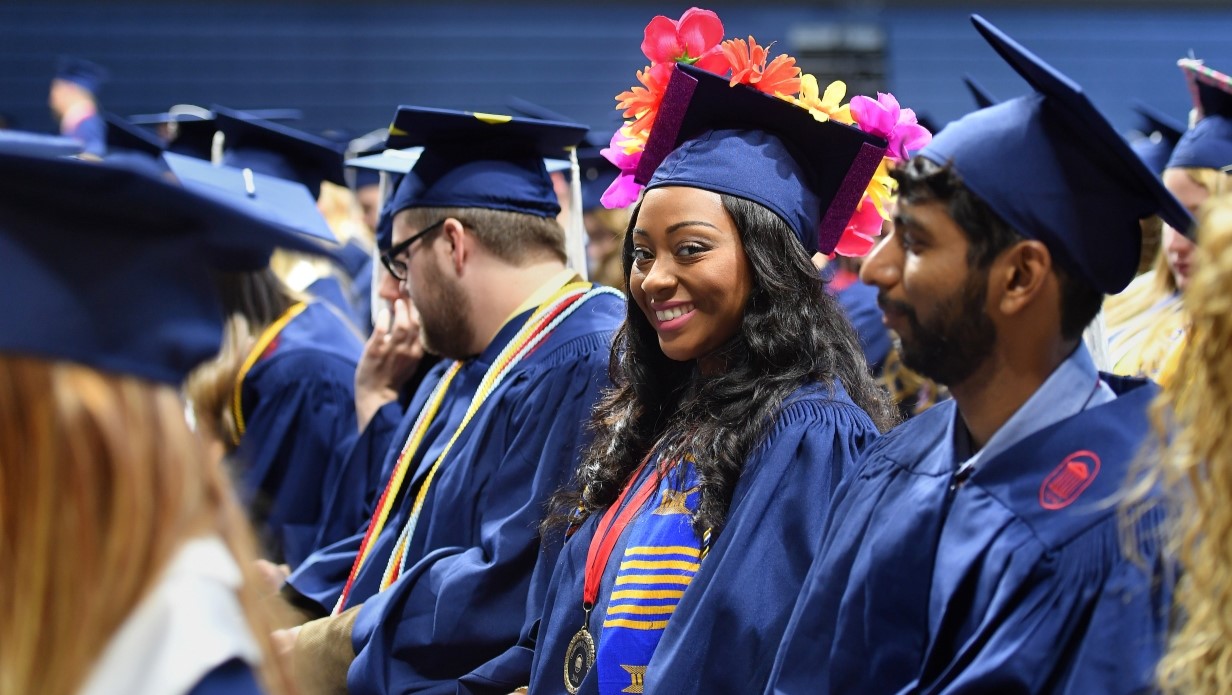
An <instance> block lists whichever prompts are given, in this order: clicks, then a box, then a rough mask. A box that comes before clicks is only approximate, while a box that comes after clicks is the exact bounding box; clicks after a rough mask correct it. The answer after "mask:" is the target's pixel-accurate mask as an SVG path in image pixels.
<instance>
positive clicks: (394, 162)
mask: <svg viewBox="0 0 1232 695" xmlns="http://www.w3.org/2000/svg"><path fill="white" fill-rule="evenodd" d="M422 151H423V148H422V147H408V148H407V149H405V150H384V149H382V150H377V151H375V152H369V153H365V154H362V155H360V156H359V157H355V158H354V159H348V160H347V162H346V165H347V166H348V167H351V168H353V169H355V171H356V172H357V173H358V172H368V173H370V174H375V175H376V176H377V177H378V181H379V177H380V172H382V171H384V172H386V173H388V174H389V175H390V177H391V184H392V187H393V189H394V190H397V188H398V184H399V183H400V182H401V180H402V177H403V176H405V175H406V174H407V172H409V171H410V170H411V167H413V166H415V162H416V161H418V160H419V153H420V152H422ZM356 180H358V177H356ZM358 187H359V186H358V184H357V185H356V188H358ZM393 199H394V196H389V199H388V200H386V201H385V203H384V204H383V205H382V206H381V214H380V215H379V216H378V217H377V222H376V246H377V249H378V250H380V251H388V250H389V248H390V247H391V246H393V237H394V222H393V213H392V212H391V210H392V209H393V208H392V205H393Z"/></svg>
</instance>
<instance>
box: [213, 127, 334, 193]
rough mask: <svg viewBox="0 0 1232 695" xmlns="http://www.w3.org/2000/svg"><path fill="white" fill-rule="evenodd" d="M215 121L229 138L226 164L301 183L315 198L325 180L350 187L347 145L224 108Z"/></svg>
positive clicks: (225, 156)
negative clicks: (346, 173) (344, 162)
mask: <svg viewBox="0 0 1232 695" xmlns="http://www.w3.org/2000/svg"><path fill="white" fill-rule="evenodd" d="M214 118H215V120H216V121H217V122H218V129H219V130H221V131H222V133H223V135H224V136H225V140H224V142H223V160H222V163H223V164H226V165H228V166H233V167H236V168H237V169H252V170H253V171H255V172H257V173H259V174H266V175H268V176H277V177H278V178H282V179H287V180H289V181H298V182H300V183H302V184H304V185H305V186H307V187H308V190H309V191H311V192H312V196H313V198H314V199H315V198H316V197H317V196H318V195H319V194H320V191H321V182H322V181H329V182H331V183H335V184H338V185H339V186H345V185H346V177H345V176H344V175H343V169H342V160H343V156H342V151H343V149H344V145H342V144H339V143H334V142H330V141H329V140H327V139H325V138H322V137H318V136H316V135H313V134H311V133H307V132H304V131H302V130H296V129H295V128H290V127H288V126H285V125H282V124H280V123H275V122H274V121H270V120H267V119H264V118H257V117H254V116H252V115H251V114H249V113H246V112H243V111H235V110H232V109H227V108H223V107H221V106H215V107H214Z"/></svg>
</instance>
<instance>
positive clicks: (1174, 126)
mask: <svg viewBox="0 0 1232 695" xmlns="http://www.w3.org/2000/svg"><path fill="white" fill-rule="evenodd" d="M1133 109H1134V113H1136V114H1137V115H1138V119H1139V125H1138V132H1139V133H1141V137H1137V138H1133V139H1131V140H1130V141H1129V146H1130V147H1132V148H1133V149H1134V152H1136V153H1137V154H1138V156H1139V157H1141V158H1142V161H1144V162H1146V165H1147V167H1149V168H1150V170H1151V171H1153V172H1155V173H1157V174H1158V173H1162V172H1163V170H1164V167H1165V166H1167V164H1168V158H1169V157H1171V156H1172V150H1173V149H1174V148H1175V147H1176V143H1177V142H1179V141H1180V139H1181V135H1182V134H1184V132H1185V124H1184V123H1183V122H1182V121H1180V120H1179V119H1176V118H1172V117H1171V116H1169V115H1168V114H1166V113H1164V112H1163V111H1160V110H1159V109H1157V108H1155V107H1153V106H1151V105H1149V104H1146V103H1144V102H1141V101H1134V103H1133Z"/></svg>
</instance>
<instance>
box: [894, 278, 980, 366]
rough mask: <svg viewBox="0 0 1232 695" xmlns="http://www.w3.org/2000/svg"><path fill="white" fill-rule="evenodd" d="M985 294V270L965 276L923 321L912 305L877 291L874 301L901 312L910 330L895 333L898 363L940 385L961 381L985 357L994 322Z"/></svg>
mask: <svg viewBox="0 0 1232 695" xmlns="http://www.w3.org/2000/svg"><path fill="white" fill-rule="evenodd" d="M987 296H988V273H987V272H983V273H974V274H972V275H970V276H968V279H967V282H966V284H965V285H964V286H963V287H962V288H961V289H960V290H959V291H957V292H955V293H954V294H952V295H950V296H949V297H946V298H945V299H943V300H942V301H940V302H939V303H938V304H937V310H936V312H935V313H934V317H935V318H933V319H932V320H930V321H929V322H928V324H927V325H925V324H923V323H921V322H920V320H919V317H918V316H916V313H915V310H914V309H912V308H911V307H910V306H908V305H906V304H904V303H902V302H893V301H889V300H887V299H884V298H883V297H878V304H880V305H882V307H883V308H884V307H889V308H891V309H893V310H895V311H898V312H900V313H902V315H903V317H904V318H905V319H906V320H907V323H908V324H910V325H911V330H910V335H908V336H899V339H900V340H901V342H902V347H901V348H900V352H901V356H902V359H903V364H904V365H906V366H907V367H908V368H909V369H911V370H913V371H915V372H918V373H920V374H923V375H924V376H926V377H928V378H929V379H932V380H933V381H936V382H937V383H939V384H945V385H946V386H954V385H956V384H961V383H963V382H964V381H966V380H967V379H968V378H970V376H971V375H972V374H974V373H975V370H977V369H979V368H980V366H981V365H982V364H983V363H984V361H985V360H986V359H988V355H989V354H990V353H991V352H992V346H993V343H995V342H996V340H997V328H996V326H994V325H993V323H992V320H991V319H989V318H988V314H986V313H985V312H984V303H985V300H986V299H987Z"/></svg>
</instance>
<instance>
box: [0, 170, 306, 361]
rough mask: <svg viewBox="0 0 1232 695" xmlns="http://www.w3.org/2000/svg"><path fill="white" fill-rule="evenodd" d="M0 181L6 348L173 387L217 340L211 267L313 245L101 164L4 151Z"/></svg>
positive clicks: (218, 315) (1, 328)
mask: <svg viewBox="0 0 1232 695" xmlns="http://www.w3.org/2000/svg"><path fill="white" fill-rule="evenodd" d="M0 182H3V184H2V185H3V187H4V190H5V192H6V193H7V195H5V196H3V197H0V293H2V294H3V295H4V296H5V297H6V298H8V300H9V303H8V306H7V308H6V309H5V311H4V312H0V351H3V352H5V353H10V354H20V355H33V356H39V357H43V358H46V359H53V360H67V361H71V362H77V363H81V364H85V365H89V366H92V367H95V368H97V369H101V370H103V371H108V372H115V373H121V374H129V375H135V376H138V377H141V378H145V379H151V380H154V381H159V382H165V383H171V384H178V383H179V382H180V381H182V380H183V378H184V377H185V375H187V373H188V372H189V371H190V370H191V369H192V368H193V367H195V366H196V365H197V364H199V363H201V362H202V361H204V360H207V359H209V358H211V357H213V356H214V355H215V354H216V353H217V351H218V348H219V345H220V343H221V338H222V325H223V312H222V308H221V306H220V304H219V301H218V298H217V295H216V289H215V285H214V283H213V281H212V279H211V270H212V269H214V268H228V269H242V270H255V269H257V268H258V267H260V266H261V265H262V264H264V263H265V262H267V261H266V259H267V258H268V256H269V253H270V252H271V250H272V249H273V248H275V247H287V248H291V249H297V250H302V251H309V252H312V251H315V250H316V249H318V248H319V246H318V245H317V244H315V243H312V242H310V241H308V240H307V239H305V238H304V237H302V236H300V235H297V234H292V233H291V232H289V231H288V230H286V229H284V228H283V227H281V226H279V225H274V224H271V223H269V222H268V221H265V220H262V219H260V218H257V217H254V216H252V215H250V214H247V213H246V212H244V211H243V210H241V209H239V208H236V207H234V206H232V205H229V204H226V203H223V202H220V201H219V200H217V199H215V198H211V197H205V196H201V195H198V194H196V193H193V192H191V191H189V190H186V189H184V188H182V187H180V186H177V185H175V184H174V183H172V182H169V181H167V180H164V179H162V178H159V177H157V176H151V175H147V174H145V173H142V172H139V171H134V170H131V169H127V168H123V167H117V166H114V165H112V164H110V163H108V162H101V163H96V162H87V161H81V160H76V159H46V158H37V157H25V156H20V155H12V154H0ZM66 190H68V191H73V195H70V196H66V195H64V191H66ZM254 263H255V265H254Z"/></svg>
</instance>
